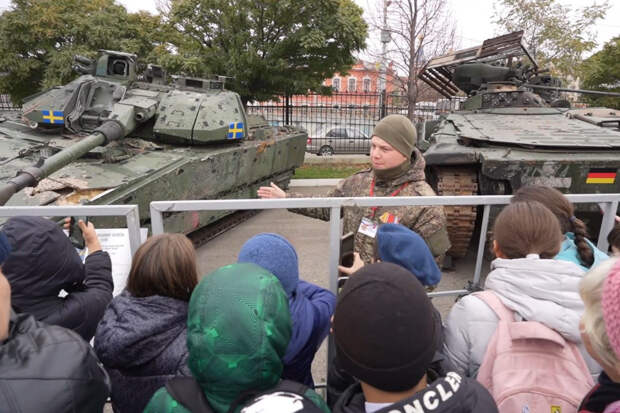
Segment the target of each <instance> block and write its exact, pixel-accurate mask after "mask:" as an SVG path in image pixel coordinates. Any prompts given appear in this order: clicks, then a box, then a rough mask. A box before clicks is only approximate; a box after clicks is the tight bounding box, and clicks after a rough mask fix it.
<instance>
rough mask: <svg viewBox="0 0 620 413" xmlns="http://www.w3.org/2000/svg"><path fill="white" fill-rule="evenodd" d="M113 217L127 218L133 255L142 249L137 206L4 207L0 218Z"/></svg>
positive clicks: (0, 209) (0, 211) (0, 212)
mask: <svg viewBox="0 0 620 413" xmlns="http://www.w3.org/2000/svg"><path fill="white" fill-rule="evenodd" d="M84 215H85V216H91V217H111V216H123V215H124V216H125V219H126V220H127V229H128V230H129V248H130V249H131V255H132V256H133V254H134V253H135V252H136V251H137V250H138V247H140V243H141V242H140V214H139V211H138V206H137V205H101V206H94V205H93V206H90V205H80V206H29V207H28V206H3V207H0V217H16V216H35V217H67V216H84Z"/></svg>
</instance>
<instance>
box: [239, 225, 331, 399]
mask: <svg viewBox="0 0 620 413" xmlns="http://www.w3.org/2000/svg"><path fill="white" fill-rule="evenodd" d="M238 262H240V263H242V262H246V263H252V264H256V265H259V266H260V267H263V268H264V269H266V270H268V271H269V272H271V273H272V274H274V275H275V276H276V277H277V278H278V280H280V283H281V284H282V287H283V288H284V291H285V292H286V294H287V296H288V302H289V309H290V312H291V319H292V322H293V332H292V334H291V340H290V342H289V344H288V347H287V349H286V353H285V355H284V357H283V359H282V361H283V362H284V371H283V372H282V378H284V379H288V380H293V381H297V382H299V383H303V384H305V385H307V386H309V387H314V381H313V379H312V372H311V366H312V360H314V355H315V353H316V352H317V350H318V348H319V346H320V345H321V343H322V342H323V340H324V339H325V337H326V336H327V334H328V332H329V325H330V318H331V316H332V314H333V313H334V308H335V306H336V296H335V295H334V294H333V293H332V292H330V291H329V290H326V289H324V288H321V287H319V286H317V285H314V284H311V283H308V282H306V281H303V280H300V279H299V264H298V258H297V252H296V251H295V248H293V246H292V245H291V243H290V242H288V240H286V239H285V238H284V237H282V236H280V235H278V234H271V233H262V234H258V235H255V236H254V237H252V238H250V239H249V240H248V241H246V243H245V244H243V246H242V247H241V251H239V258H238Z"/></svg>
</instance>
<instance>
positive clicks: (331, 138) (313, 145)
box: [306, 126, 370, 155]
mask: <svg viewBox="0 0 620 413" xmlns="http://www.w3.org/2000/svg"><path fill="white" fill-rule="evenodd" d="M306 152H311V153H316V154H317V155H333V154H335V153H361V154H365V155H368V154H370V137H369V136H368V135H366V134H365V133H364V132H362V131H361V130H359V129H357V128H353V127H350V126H331V127H327V128H324V129H323V130H322V131H321V132H319V133H318V134H316V135H311V136H309V137H308V140H307V141H306Z"/></svg>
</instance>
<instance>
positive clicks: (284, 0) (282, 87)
mask: <svg viewBox="0 0 620 413" xmlns="http://www.w3.org/2000/svg"><path fill="white" fill-rule="evenodd" d="M167 10H168V12H167V19H168V21H169V23H170V25H171V26H172V27H174V28H175V29H176V30H177V32H178V33H179V34H180V35H181V36H178V37H176V41H178V43H177V44H175V46H176V47H177V50H178V53H176V54H174V55H170V56H168V57H166V58H165V59H164V60H163V61H162V63H163V64H164V65H165V66H167V67H168V68H169V69H176V70H180V71H183V72H185V73H187V74H192V75H197V76H204V75H206V74H217V75H225V76H229V77H230V78H231V79H230V80H228V81H227V83H226V85H227V88H229V89H232V90H234V91H236V92H237V93H239V94H240V95H241V98H242V99H243V101H244V102H247V101H250V100H259V101H264V100H269V99H276V98H277V97H278V96H281V95H292V94H300V93H307V92H308V91H309V90H311V91H323V92H325V91H326V90H327V89H326V88H325V87H323V86H322V82H323V80H324V79H326V78H330V77H332V76H333V75H334V73H336V72H340V73H346V72H347V70H349V69H350V68H351V66H352V65H353V63H354V62H355V58H354V57H353V53H355V52H357V51H359V50H361V49H363V48H364V47H365V39H366V33H367V26H366V23H365V22H364V19H363V18H362V9H361V8H360V7H358V6H357V5H356V4H355V3H354V2H353V0H304V1H299V0H175V1H173V2H171V3H170V4H169V6H168V7H167Z"/></svg>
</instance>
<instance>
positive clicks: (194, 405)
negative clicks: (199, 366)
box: [166, 377, 213, 413]
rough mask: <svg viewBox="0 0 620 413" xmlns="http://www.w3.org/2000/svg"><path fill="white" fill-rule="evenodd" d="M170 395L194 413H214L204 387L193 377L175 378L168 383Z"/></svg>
mask: <svg viewBox="0 0 620 413" xmlns="http://www.w3.org/2000/svg"><path fill="white" fill-rule="evenodd" d="M166 390H168V393H169V394H170V395H171V396H172V397H173V398H174V399H175V400H176V401H177V402H179V403H180V404H181V405H182V406H183V407H185V408H186V409H188V410H189V411H190V412H192V413H213V409H212V408H211V406H210V405H209V402H208V401H207V398H206V397H205V394H204V392H203V391H202V387H200V384H198V382H197V381H196V379H195V378H193V377H175V378H173V379H170V380H168V381H167V382H166Z"/></svg>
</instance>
